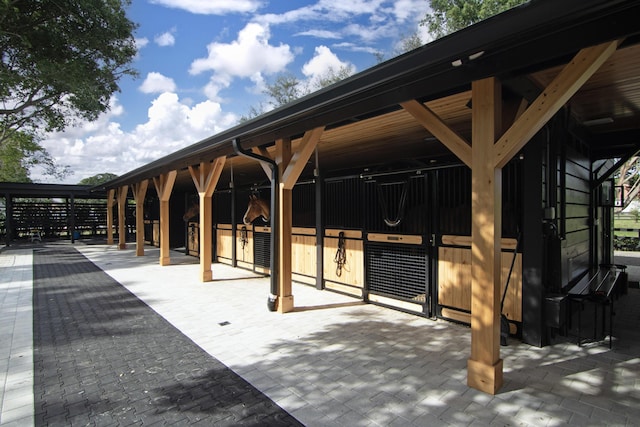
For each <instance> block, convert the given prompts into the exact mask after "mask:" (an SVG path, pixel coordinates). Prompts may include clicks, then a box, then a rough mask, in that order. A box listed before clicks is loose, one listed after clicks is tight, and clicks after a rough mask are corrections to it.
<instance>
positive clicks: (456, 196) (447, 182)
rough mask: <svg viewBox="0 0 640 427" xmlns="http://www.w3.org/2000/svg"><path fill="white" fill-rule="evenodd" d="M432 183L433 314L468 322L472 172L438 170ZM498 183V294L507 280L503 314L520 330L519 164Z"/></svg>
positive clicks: (506, 170)
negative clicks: (434, 236) (434, 220)
mask: <svg viewBox="0 0 640 427" xmlns="http://www.w3.org/2000/svg"><path fill="white" fill-rule="evenodd" d="M436 179H437V185H436V188H437V204H436V206H437V215H438V221H437V224H438V229H439V230H438V233H439V237H440V242H438V245H437V246H438V254H437V257H438V268H437V277H438V286H437V289H436V292H437V304H436V313H435V314H436V315H437V316H438V317H443V318H446V319H449V320H454V321H458V322H463V323H470V321H471V316H470V314H471V171H470V169H469V168H467V167H457V168H448V169H441V170H439V171H437V178H436ZM502 181H503V192H502V258H501V265H502V268H501V283H502V285H501V291H500V292H501V293H500V295H503V292H504V289H505V286H506V284H507V280H508V281H509V287H508V292H507V294H506V297H505V301H504V309H503V313H504V314H505V315H506V316H507V318H508V319H509V320H510V322H511V323H512V324H513V327H514V328H516V329H518V328H520V326H521V325H522V253H514V251H515V250H516V246H517V238H518V236H519V231H520V227H519V224H520V220H521V217H522V212H521V206H522V191H521V185H522V165H521V162H520V161H519V160H518V159H516V160H514V161H512V162H510V163H509V164H508V165H507V166H506V167H505V168H504V169H503V173H502ZM520 238H521V236H520ZM521 247H522V246H521ZM512 263H513V269H511V264H512ZM510 271H511V276H510V277H509V272H510Z"/></svg>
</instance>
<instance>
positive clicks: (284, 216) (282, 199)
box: [275, 138, 293, 313]
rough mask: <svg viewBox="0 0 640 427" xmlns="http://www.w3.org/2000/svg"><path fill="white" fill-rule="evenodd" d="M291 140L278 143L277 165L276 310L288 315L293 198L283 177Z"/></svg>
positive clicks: (290, 292)
mask: <svg viewBox="0 0 640 427" xmlns="http://www.w3.org/2000/svg"><path fill="white" fill-rule="evenodd" d="M291 158H292V153H291V140H290V139H289V138H286V139H279V140H277V141H276V158H275V160H276V163H277V164H278V171H279V173H280V177H279V181H280V186H279V187H278V211H279V215H278V217H277V218H278V232H279V236H278V242H279V248H278V255H279V256H278V266H277V268H278V300H277V302H276V309H277V310H278V313H288V312H290V311H293V292H292V289H291V273H292V267H291V265H292V264H291V231H292V226H293V223H292V218H291V217H292V212H291V197H292V191H291V189H290V188H286V187H285V185H284V180H283V175H284V172H285V170H286V168H287V166H288V165H289V162H290V161H291Z"/></svg>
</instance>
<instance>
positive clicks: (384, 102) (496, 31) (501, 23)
mask: <svg viewBox="0 0 640 427" xmlns="http://www.w3.org/2000/svg"><path fill="white" fill-rule="evenodd" d="M637 16H640V1H639V0H633V1H629V0H626V1H623V0H618V1H615V0H562V1H558V0H537V1H531V2H529V3H526V4H524V5H522V6H520V7H517V8H514V9H511V10H509V11H507V12H504V13H502V14H500V15H496V16H494V17H492V18H489V19H487V20H485V21H482V22H480V23H478V24H475V25H472V26H470V27H468V28H465V29H464V30H461V31H458V32H456V33H453V34H450V35H448V36H446V37H443V38H441V39H438V40H436V41H434V42H431V43H429V44H427V45H424V46H422V47H420V48H418V49H416V50H414V51H412V52H409V53H406V54H404V55H401V56H399V57H396V58H394V59H391V60H389V61H386V62H383V63H381V64H379V65H377V66H375V67H372V68H370V69H367V70H364V71H362V72H360V73H358V74H356V75H354V76H351V77H349V78H347V79H345V80H343V81H341V82H339V83H336V84H335V85H332V86H330V87H327V88H324V89H322V90H320V91H318V92H315V93H313V94H310V95H307V96H306V97H303V98H300V99H299V100H296V101H294V102H292V103H290V104H287V105H285V106H283V107H281V108H278V109H276V110H273V111H270V112H268V113H265V114H263V115H261V116H259V117H256V118H254V119H252V120H250V121H247V122H244V123H242V124H240V125H238V126H235V127H233V128H231V129H228V130H226V131H223V132H220V133H218V134H216V135H213V136H211V137H209V138H206V139H204V140H202V141H200V142H198V143H196V144H193V145H191V146H188V147H186V148H183V149H181V150H179V151H177V152H174V153H172V154H170V155H168V156H165V157H163V158H161V159H158V160H156V161H153V162H151V163H149V164H147V165H144V166H142V167H140V168H137V169H135V170H133V171H131V172H128V173H126V174H124V175H122V176H120V177H119V178H116V179H114V180H112V181H109V182H108V183H106V184H105V188H116V187H118V186H122V185H125V184H132V183H135V182H139V181H141V180H143V179H149V178H152V177H155V176H158V175H160V174H162V173H166V172H169V171H171V170H181V169H184V168H186V167H188V166H190V165H194V164H198V163H200V162H208V161H211V160H212V159H214V158H216V157H220V156H229V155H233V154H234V153H233V148H232V145H231V141H232V140H233V139H239V140H240V141H242V144H243V146H244V147H245V148H250V147H253V146H258V145H262V144H266V143H270V142H273V141H275V140H276V139H278V138H283V137H292V136H295V135H299V134H302V133H303V132H305V131H306V130H309V129H312V128H314V127H318V126H328V125H331V124H334V123H339V122H343V121H344V120H345V119H349V118H354V117H356V118H357V117H358V116H361V115H364V114H368V113H372V112H375V111H379V110H383V109H385V108H388V107H389V106H392V105H397V104H398V103H399V102H402V101H406V100H409V99H416V98H419V99H421V100H428V99H433V98H436V97H438V96H442V95H443V94H446V93H450V92H452V91H455V90H460V89H463V88H464V87H466V86H468V85H470V83H471V82H472V81H473V80H477V79H481V78H485V77H490V76H497V77H499V78H502V79H509V78H510V77H513V76H517V75H520V74H522V73H523V72H524V70H526V71H527V72H530V71H532V70H534V69H536V68H538V69H540V68H542V67H543V66H550V65H553V64H557V63H561V62H564V61H566V60H567V59H568V58H570V57H571V56H572V55H573V54H575V52H577V51H578V50H579V49H581V48H583V47H587V46H591V45H594V44H598V43H602V42H605V41H609V40H613V39H616V38H619V37H624V36H626V35H630V34H637V33H639V32H640V24H638V20H637ZM478 52H484V54H483V55H482V56H480V57H479V58H478V59H476V60H473V61H471V60H469V56H470V55H473V54H475V53H478ZM458 59H460V60H462V61H463V65H462V66H458V67H454V66H453V65H452V62H453V61H455V60H458Z"/></svg>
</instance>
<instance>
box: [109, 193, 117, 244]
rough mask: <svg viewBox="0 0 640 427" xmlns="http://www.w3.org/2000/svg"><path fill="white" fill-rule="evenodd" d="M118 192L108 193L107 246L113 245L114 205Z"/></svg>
mask: <svg viewBox="0 0 640 427" xmlns="http://www.w3.org/2000/svg"><path fill="white" fill-rule="evenodd" d="M115 194H116V190H115V189H111V190H109V191H107V245H113V205H114V203H115Z"/></svg>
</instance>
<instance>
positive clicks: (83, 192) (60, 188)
mask: <svg viewBox="0 0 640 427" xmlns="http://www.w3.org/2000/svg"><path fill="white" fill-rule="evenodd" d="M92 188H93V186H91V185H70V184H35V183H20V182H0V197H7V195H8V196H10V197H45V198H56V197H62V198H68V197H74V198H78V199H101V198H104V197H105V196H104V194H102V193H94V192H92V191H91V189H92Z"/></svg>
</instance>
